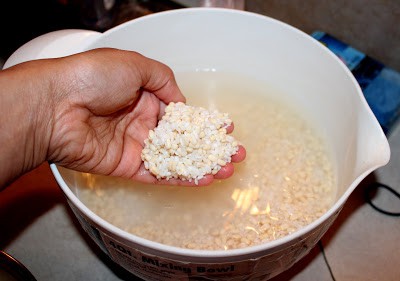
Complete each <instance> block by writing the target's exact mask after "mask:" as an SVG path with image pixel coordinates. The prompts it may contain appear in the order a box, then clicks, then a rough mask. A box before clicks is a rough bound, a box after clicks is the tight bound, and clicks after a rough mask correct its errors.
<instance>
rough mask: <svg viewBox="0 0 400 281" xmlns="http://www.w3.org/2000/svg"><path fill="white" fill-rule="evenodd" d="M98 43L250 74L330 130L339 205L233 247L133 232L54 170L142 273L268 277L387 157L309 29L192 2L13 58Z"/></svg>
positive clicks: (79, 208) (83, 215) (89, 223)
mask: <svg viewBox="0 0 400 281" xmlns="http://www.w3.org/2000/svg"><path fill="white" fill-rule="evenodd" d="M97 47H114V48H120V49H127V50H134V51H137V52H140V53H142V54H144V55H145V56H147V57H151V58H153V59H156V60H159V61H162V62H164V63H165V64H167V65H169V66H170V67H171V68H172V69H173V70H174V71H194V70H204V69H213V70H214V71H229V72H234V73H239V74H244V75H247V76H253V77H255V78H257V79H260V80H262V81H265V82H266V83H268V84H270V85H273V86H274V87H275V88H276V89H278V90H279V92H280V93H284V94H285V95H287V98H288V99H290V100H291V101H292V102H293V103H295V104H297V105H298V106H299V107H301V108H302V109H303V110H304V111H305V112H307V114H309V115H310V118H312V119H313V120H315V123H316V124H317V125H318V127H319V128H321V130H322V131H323V132H324V133H325V134H326V137H327V139H328V142H329V143H328V145H329V147H330V149H331V150H332V151H333V155H334V157H333V158H334V159H333V161H334V163H333V164H334V167H335V172H336V176H337V184H338V186H337V189H338V191H337V197H336V202H335V203H334V205H333V206H332V207H331V208H330V209H329V210H328V211H327V212H326V213H325V214H324V215H323V216H322V217H320V218H319V219H317V220H316V221H314V222H312V223H311V224H309V225H307V226H306V227H304V228H302V229H300V230H299V231H297V232H295V233H293V234H290V235H288V236H286V237H284V238H281V239H278V240H275V241H272V242H268V243H265V244H262V245H257V246H253V247H248V248H243V249H236V250H227V251H201V250H189V249H182V248H177V247H172V246H166V245H162V244H159V243H156V242H153V241H149V240H146V239H143V238H140V237H137V236H135V235H132V234H129V233H127V232H125V231H122V230H121V229H119V228H117V227H115V226H113V225H111V224H110V223H108V222H106V221H105V220H103V219H102V218H100V217H99V216H97V215H96V214H95V213H93V212H92V211H91V210H89V209H88V208H87V207H86V206H85V205H84V204H83V203H82V202H81V201H80V200H79V198H78V197H77V196H76V193H75V189H74V185H73V184H74V173H75V172H72V171H68V170H65V169H61V168H59V167H57V166H56V165H54V164H52V165H51V169H52V172H53V173H54V176H55V178H56V180H57V182H58V183H59V185H60V187H61V189H62V190H63V192H64V193H65V195H66V197H67V199H68V203H69V205H70V206H71V208H72V210H73V211H74V213H75V215H76V216H77V218H78V219H79V221H80V222H81V224H82V226H83V228H84V229H85V230H86V231H87V233H88V234H89V235H90V236H91V237H92V238H93V239H94V240H95V241H96V243H97V244H98V245H99V246H100V247H101V248H102V249H103V250H104V252H106V253H107V254H108V255H109V256H110V257H111V258H112V259H113V260H114V261H115V262H116V263H118V264H120V265H121V266H123V267H124V268H126V269H127V270H129V271H131V272H133V273H134V274H136V275H138V276H140V277H141V278H143V279H145V280H266V279H269V278H271V277H273V276H275V275H277V274H279V273H281V272H282V271H284V270H286V269H288V268H289V267H291V266H292V265H293V264H294V263H295V262H296V261H298V260H299V259H301V258H302V257H303V256H305V255H306V254H307V253H308V252H309V251H310V249H311V248H313V246H314V245H315V244H316V243H317V241H318V240H319V239H320V238H321V237H322V235H323V234H324V233H325V232H326V231H327V229H328V228H329V227H330V225H331V224H332V222H333V221H334V220H335V218H336V217H337V215H338V214H339V212H340V210H341V208H342V207H343V204H344V203H345V202H346V200H347V198H348V197H349V195H350V194H351V192H352V191H353V190H354V189H355V187H356V186H357V185H358V184H359V182H360V181H361V180H362V179H363V178H365V177H366V176H367V175H368V174H369V173H371V172H372V171H373V170H375V169H377V168H378V167H381V166H383V165H385V164H386V163H387V162H388V161H389V155H390V151H389V146H388V143H387V139H386V137H385V135H384V133H383V132H382V130H381V128H380V126H379V124H378V122H377V120H376V119H375V117H374V115H373V114H372V112H371V110H370V108H369V107H368V105H367V103H366V101H365V99H364V97H363V94H362V92H361V90H360V88H359V86H358V84H357V82H356V80H355V79H354V77H353V76H352V74H351V72H350V71H349V70H348V69H347V68H346V67H345V65H344V64H343V63H342V62H341V61H340V60H339V59H338V58H336V57H335V56H334V55H333V54H332V53H331V52H330V51H329V50H328V49H327V48H326V47H324V46H323V45H322V44H320V43H318V42H317V41H316V40H314V39H312V38H311V37H310V36H309V35H307V34H305V33H303V32H301V31H299V30H297V29H296V28H294V27H291V26H289V25H287V24H285V23H282V22H279V21H277V20H275V19H272V18H268V17H265V16H262V15H258V14H254V13H249V12H243V11H236V10H228V9H218V8H215V9H213V8H191V9H180V10H174V11H168V12H161V13H157V14H153V15H149V16H145V17H142V18H138V19H135V20H132V21H130V22H127V23H125V24H122V25H120V26H117V27H115V28H113V29H111V30H109V31H107V32H105V33H97V32H91V31H84V30H63V31H58V32H53V33H49V34H46V35H43V36H41V37H39V38H36V39H34V40H32V41H31V42H29V43H27V44H26V45H24V46H22V47H21V48H20V49H19V50H17V51H16V52H15V53H14V54H13V56H11V57H10V59H9V60H8V61H7V62H6V66H5V67H9V66H11V65H14V64H16V63H18V62H21V61H25V60H29V59H37V58H44V57H58V56H64V55H68V54H72V53H76V52H80V51H83V50H87V49H92V48H97Z"/></svg>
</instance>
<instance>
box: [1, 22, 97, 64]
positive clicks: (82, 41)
mask: <svg viewBox="0 0 400 281" xmlns="http://www.w3.org/2000/svg"><path fill="white" fill-rule="evenodd" d="M100 36H101V33H100V32H96V31H91V30H84V29H64V30H58V31H52V32H49V33H46V34H43V35H41V36H39V37H36V38H34V39H32V40H31V41H28V42H27V43H25V44H24V45H22V46H21V47H19V48H18V49H17V50H16V51H15V52H14V53H13V54H12V55H11V56H10V57H9V58H8V59H7V61H6V62H5V64H4V66H3V69H5V68H8V67H11V66H13V65H16V64H18V63H21V62H25V61H28V60H35V59H44V58H56V57H63V56H68V55H71V54H74V53H77V52H80V51H83V50H84V49H85V47H86V46H88V45H89V44H90V43H92V42H93V41H94V40H96V39H97V38H98V37H100Z"/></svg>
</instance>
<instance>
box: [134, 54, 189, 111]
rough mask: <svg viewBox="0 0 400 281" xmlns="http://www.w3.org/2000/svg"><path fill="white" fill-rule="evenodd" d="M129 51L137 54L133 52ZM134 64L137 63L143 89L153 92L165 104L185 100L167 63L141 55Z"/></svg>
mask: <svg viewBox="0 0 400 281" xmlns="http://www.w3.org/2000/svg"><path fill="white" fill-rule="evenodd" d="M131 53H133V54H135V55H138V54H137V53H135V52H131ZM136 65H139V69H140V73H141V76H142V82H143V83H142V88H143V89H145V90H147V91H149V92H151V93H153V94H155V95H156V96H157V97H158V98H159V99H160V100H161V101H163V102H164V103H165V104H168V103H170V102H186V98H185V97H184V96H183V94H182V93H181V91H180V89H179V87H178V85H177V83H176V80H175V76H174V73H173V71H172V69H171V68H169V67H168V66H167V65H165V64H163V63H161V62H159V61H156V60H153V59H150V58H147V57H145V56H142V55H139V57H137V58H136Z"/></svg>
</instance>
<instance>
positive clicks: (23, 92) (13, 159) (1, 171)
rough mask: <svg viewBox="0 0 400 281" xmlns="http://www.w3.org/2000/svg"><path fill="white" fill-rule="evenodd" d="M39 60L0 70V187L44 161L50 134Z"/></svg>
mask: <svg viewBox="0 0 400 281" xmlns="http://www.w3.org/2000/svg"><path fill="white" fill-rule="evenodd" d="M49 72H50V71H47V70H46V66H43V63H42V62H29V63H25V64H22V65H18V66H16V67H13V68H10V69H8V70H4V71H2V72H1V73H0V85H2V89H0V101H1V102H0V109H1V111H0V112H2V116H0V127H1V130H2V135H1V137H0V147H1V150H2V153H1V155H0V187H1V186H5V185H7V184H9V183H11V182H12V181H13V180H14V179H16V178H17V177H18V176H20V175H22V174H24V173H26V172H28V171H30V170H32V169H34V168H36V167H37V166H39V165H40V164H41V163H43V162H44V161H45V160H46V155H47V150H48V140H49V139H50V133H51V130H50V128H51V126H52V125H51V122H52V107H53V106H52V98H51V79H50V75H49V74H48V73H49Z"/></svg>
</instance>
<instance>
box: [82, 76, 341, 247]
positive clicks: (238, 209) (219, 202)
mask: <svg viewBox="0 0 400 281" xmlns="http://www.w3.org/2000/svg"><path fill="white" fill-rule="evenodd" d="M177 81H178V83H179V85H180V87H181V89H182V92H183V93H184V94H185V95H186V97H187V104H190V105H195V106H202V107H204V108H207V109H209V110H214V109H218V110H219V111H221V112H228V113H229V116H230V118H231V119H232V120H233V121H234V123H235V130H234V132H233V133H232V135H233V136H234V137H235V138H236V139H238V140H240V142H241V143H242V144H243V146H244V147H245V148H246V150H247V157H246V159H245V161H244V162H242V163H239V164H235V174H234V175H233V176H232V177H231V178H229V179H227V180H222V181H216V182H215V183H213V184H212V185H211V186H207V187H175V186H153V185H144V184H143V185H142V184H136V183H132V182H131V181H126V180H122V179H119V178H110V177H102V176H95V175H90V174H78V175H79V176H78V180H79V184H80V185H81V188H80V189H79V190H78V197H79V198H80V199H81V200H82V201H83V203H84V204H86V205H87V206H88V207H89V208H90V209H91V210H92V211H93V212H95V213H96V214H98V215H99V216H100V217H102V218H104V219H105V220H107V221H109V222H110V223H112V224H114V225H116V226H118V227H120V228H121V229H123V230H126V231H127V232H130V233H133V234H135V235H137V236H141V237H143V238H146V239H149V240H153V241H156V242H160V243H163V244H167V245H172V246H177V247H183V248H190V249H208V250H221V249H225V250H229V249H235V248H242V247H247V246H252V245H257V244H260V243H264V242H267V241H271V240H274V239H278V238H281V237H283V236H286V235H288V234H290V233H292V232H294V231H296V230H298V229H300V228H302V227H304V226H305V225H307V224H309V223H311V222H312V221H314V220H315V219H317V218H318V217H320V216H321V215H322V214H324V213H325V212H326V211H327V209H328V208H330V207H331V206H332V204H333V202H334V199H335V195H336V194H335V192H336V180H335V174H334V170H333V167H332V162H331V159H330V153H329V149H328V147H327V145H326V142H325V140H324V139H323V137H321V135H320V132H319V131H317V130H316V129H315V128H314V127H313V124H312V123H310V122H309V121H308V120H307V118H304V115H305V114H302V112H301V110H298V109H297V108H295V107H293V106H292V105H289V104H287V103H286V102H283V101H281V100H280V99H279V98H277V97H278V96H279V93H277V92H274V91H273V90H271V88H270V87H268V85H265V83H262V82H259V81H256V80H254V79H252V78H248V77H243V76H239V75H234V74H224V73H219V72H196V73H178V74H177ZM266 92H267V93H266Z"/></svg>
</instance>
